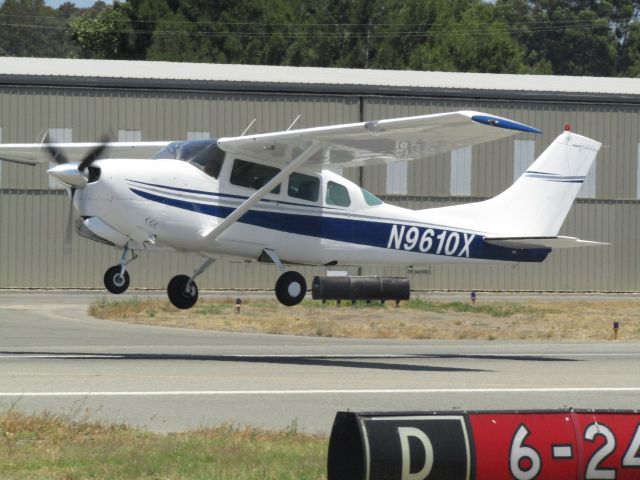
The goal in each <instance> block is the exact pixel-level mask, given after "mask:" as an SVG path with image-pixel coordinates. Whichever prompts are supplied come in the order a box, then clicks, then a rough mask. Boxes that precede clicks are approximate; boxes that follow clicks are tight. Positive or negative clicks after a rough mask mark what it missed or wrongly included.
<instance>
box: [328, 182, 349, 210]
mask: <svg viewBox="0 0 640 480" xmlns="http://www.w3.org/2000/svg"><path fill="white" fill-rule="evenodd" d="M327 204H328V205H337V206H338V207H348V206H349V205H351V199H350V198H349V190H347V187H345V186H343V185H340V184H339V183H335V182H331V181H330V182H329V183H327Z"/></svg>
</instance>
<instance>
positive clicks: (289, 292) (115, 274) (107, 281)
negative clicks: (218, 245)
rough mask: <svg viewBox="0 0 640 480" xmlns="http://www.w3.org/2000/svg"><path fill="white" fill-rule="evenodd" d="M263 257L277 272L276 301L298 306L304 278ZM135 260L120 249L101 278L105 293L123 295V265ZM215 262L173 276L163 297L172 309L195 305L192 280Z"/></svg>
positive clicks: (126, 249) (125, 281) (273, 256)
mask: <svg viewBox="0 0 640 480" xmlns="http://www.w3.org/2000/svg"><path fill="white" fill-rule="evenodd" d="M264 253H265V254H266V255H268V256H269V258H271V260H272V261H273V263H274V264H275V265H276V266H277V267H278V270H279V271H280V272H281V274H280V277H278V281H277V282H276V288H275V292H276V298H277V299H278V301H279V302H280V303H281V304H283V305H286V306H287V307H292V306H294V305H297V304H299V303H300V302H301V301H302V300H303V299H304V296H305V295H306V293H307V282H306V281H305V279H304V277H303V276H302V275H301V274H300V273H298V272H295V271H293V270H290V271H287V269H286V268H285V267H284V265H282V262H281V261H280V259H279V258H278V256H277V255H276V254H275V252H274V251H273V250H271V249H265V250H264ZM136 258H138V255H136V253H135V252H134V251H133V250H131V249H130V248H129V247H128V246H126V247H124V252H123V253H122V257H121V258H120V262H119V263H118V265H114V266H113V267H110V268H109V269H108V270H107V271H106V272H105V274H104V286H105V287H106V289H107V290H108V291H109V292H111V293H115V294H120V293H124V292H126V291H127V288H129V280H130V279H129V273H128V272H127V265H129V264H130V263H131V262H133V261H134V260H135V259H136ZM215 261H216V259H215V258H208V259H207V260H206V261H205V262H204V263H203V264H202V265H201V266H200V268H198V269H197V270H196V271H195V272H193V275H191V276H190V277H189V276H188V275H176V276H175V277H173V278H172V279H171V280H170V281H169V284H168V285H167V296H168V297H169V301H170V302H171V303H172V304H173V305H174V306H175V307H176V308H180V309H183V310H186V309H188V308H191V307H193V306H194V305H195V304H196V302H197V301H198V285H196V282H195V279H196V277H198V276H199V275H201V274H202V273H203V272H204V271H205V270H206V269H207V268H209V267H210V266H211V264H213V263H214V262H215Z"/></svg>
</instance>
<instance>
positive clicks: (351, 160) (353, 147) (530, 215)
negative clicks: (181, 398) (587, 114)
mask: <svg viewBox="0 0 640 480" xmlns="http://www.w3.org/2000/svg"><path fill="white" fill-rule="evenodd" d="M521 132H528V133H540V131H539V130H537V129H535V128H532V127H529V126H527V125H524V124H521V123H518V122H515V121H512V120H508V119H505V118H501V117H497V116H495V115H488V114H484V113H479V112H470V111H461V112H452V113H443V114H436V115H422V116H415V117H407V118H395V119H388V120H379V121H370V122H362V123H352V124H346V125H335V126H327V127H317V128H307V129H300V130H288V131H283V132H275V133H267V134H259V135H247V136H240V137H232V138H219V139H217V140H215V139H214V140H197V141H178V142H175V141H173V142H134V143H121V142H108V141H106V140H105V141H103V142H99V143H48V142H47V141H46V140H45V143H42V144H39V143H35V144H3V145H0V159H2V160H6V161H12V162H18V163H26V164H36V163H38V162H40V161H46V160H49V158H42V157H43V156H44V157H47V155H43V154H42V153H43V151H45V152H48V154H49V155H48V156H51V157H52V158H53V160H54V161H55V162H56V163H57V164H58V165H57V166H56V167H54V168H51V169H50V170H48V173H49V174H50V175H51V176H53V177H55V178H56V179H58V180H59V181H60V182H62V183H63V184H64V185H65V186H66V187H68V191H69V195H70V197H71V200H72V204H73V206H74V207H75V210H77V212H78V213H79V218H78V219H77V220H76V221H75V229H76V231H77V232H78V233H79V234H80V235H81V236H83V237H86V238H89V239H91V240H94V241H97V242H102V243H106V244H108V245H112V246H114V247H118V248H121V249H123V250H124V251H123V253H122V257H121V259H120V262H119V263H118V265H116V266H113V267H111V268H109V269H108V270H107V271H106V273H105V275H104V284H105V286H106V288H107V290H109V291H110V292H112V293H122V292H124V291H125V290H126V289H127V288H128V286H129V274H128V273H127V270H126V267H127V264H128V263H129V262H131V261H132V260H133V259H135V258H136V253H135V252H137V251H142V250H156V249H162V248H170V249H174V250H177V251H180V252H193V253H197V254H199V255H201V256H203V257H204V258H205V259H206V260H205V262H204V263H203V264H202V266H201V267H200V268H198V269H197V270H196V271H195V272H194V273H193V274H192V275H190V276H188V275H177V276H175V277H173V278H172V279H171V281H170V282H169V285H168V287H167V293H168V295H169V299H170V300H171V303H173V305H175V306H176V307H178V308H190V307H192V306H193V305H194V304H195V303H196V301H197V299H198V288H197V286H196V283H195V279H196V277H197V276H198V275H200V274H201V273H202V272H204V270H205V269H206V268H208V267H209V266H210V265H211V264H212V263H213V262H214V261H215V258H216V257H219V256H223V255H225V256H235V257H243V258H248V259H257V260H260V261H269V262H273V263H274V264H275V265H276V266H277V268H278V270H280V272H281V275H280V277H279V278H278V280H277V282H276V285H275V291H276V296H277V297H278V300H279V301H280V302H281V303H283V304H284V305H295V304H297V303H299V302H300V301H301V300H302V299H303V297H304V295H305V293H306V289H307V287H306V282H305V279H304V277H303V276H302V275H301V274H300V273H298V272H296V271H293V270H287V269H286V267H285V264H287V265H295V264H304V265H339V264H349V265H359V264H366V263H375V264H393V265H408V266H416V265H431V264H436V263H460V262H485V261H490V262H493V261H509V262H542V261H543V260H544V259H545V258H546V257H547V255H548V254H549V252H550V251H551V250H552V249H555V248H563V247H577V246H587V245H602V244H601V243H598V242H589V241H583V240H578V239H577V238H573V237H561V236H558V231H559V230H560V227H561V225H562V223H563V222H564V219H565V217H566V216H567V213H568V212H569V209H570V207H571V204H572V203H573V201H574V199H575V197H576V195H577V193H578V191H579V189H580V186H581V185H582V183H583V181H584V178H585V175H587V173H588V171H589V168H590V167H591V164H592V163H593V161H594V159H595V158H596V154H597V152H598V149H599V148H600V146H601V144H600V143H599V142H597V141H595V140H591V139H589V138H586V137H583V136H580V135H576V134H574V133H571V132H569V131H565V132H564V133H562V134H561V135H560V136H559V137H558V138H556V140H555V141H554V142H553V143H552V144H551V145H550V146H549V147H548V148H547V149H546V150H545V151H544V152H543V153H542V155H540V157H538V159H537V160H536V161H535V163H533V165H531V167H529V169H528V170H527V171H526V172H525V173H524V174H523V175H522V176H521V177H520V178H519V179H518V180H517V181H516V182H515V183H514V184H513V185H512V186H511V187H509V188H508V189H507V190H506V191H504V192H503V193H501V194H499V195H498V196H496V197H494V198H491V199H489V200H486V201H482V202H477V203H470V204H465V205H455V206H449V207H442V208H433V209H428V210H417V211H413V210H408V209H406V208H400V207H396V206H392V205H388V204H385V203H384V202H382V201H381V200H380V199H378V198H377V197H376V196H374V195H373V194H371V193H369V192H367V191H366V190H363V189H362V188H360V187H359V186H358V185H356V184H354V183H352V182H350V181H348V180H346V179H345V178H343V177H341V176H339V175H337V174H336V173H334V172H332V171H331V167H347V166H363V165H375V164H381V163H389V162H393V161H398V160H416V159H420V158H425V157H428V156H431V155H435V154H439V153H444V152H449V151H451V150H454V149H458V148H461V147H465V146H470V145H477V144H480V143H483V142H488V141H492V140H496V139H499V138H504V137H507V136H509V135H514V134H517V133H521ZM132 149H133V151H135V156H136V157H139V156H140V154H141V152H143V153H145V156H146V158H149V157H152V158H153V160H152V163H151V161H150V160H139V159H133V160H132V159H131V157H133V156H134V155H133V154H132V153H131V152H132ZM151 152H155V154H153V155H152V154H151ZM107 153H108V154H109V158H105V157H106V154H107ZM116 156H120V157H124V158H115V157H116ZM71 210H73V209H71ZM70 223H71V222H70ZM69 231H70V230H69Z"/></svg>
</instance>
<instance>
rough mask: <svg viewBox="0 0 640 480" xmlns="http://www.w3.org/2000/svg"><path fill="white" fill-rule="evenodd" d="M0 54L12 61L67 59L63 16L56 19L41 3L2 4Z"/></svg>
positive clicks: (31, 0)
mask: <svg viewBox="0 0 640 480" xmlns="http://www.w3.org/2000/svg"><path fill="white" fill-rule="evenodd" d="M65 8H67V11H68V7H65ZM0 52H1V53H2V55H8V56H15V57H65V56H67V55H68V54H70V53H71V52H72V46H71V44H70V43H69V42H68V41H67V38H66V34H65V18H64V14H63V15H58V13H57V12H56V11H55V10H53V9H52V8H49V7H47V6H46V5H45V4H44V1H43V0H5V2H4V3H3V4H2V6H1V7H0Z"/></svg>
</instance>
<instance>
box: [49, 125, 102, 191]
mask: <svg viewBox="0 0 640 480" xmlns="http://www.w3.org/2000/svg"><path fill="white" fill-rule="evenodd" d="M108 143H109V137H107V136H105V137H103V138H102V141H101V143H100V145H98V146H97V147H95V148H94V149H92V150H90V151H89V152H88V153H87V154H86V155H85V157H84V158H83V159H82V161H81V162H80V163H72V162H70V161H69V160H68V158H67V156H66V155H65V154H64V152H63V151H62V150H60V149H59V148H57V147H56V146H55V145H54V144H50V143H48V142H47V143H45V144H44V145H43V147H44V148H45V149H46V150H47V152H48V153H49V155H51V158H52V159H53V161H54V162H56V163H57V165H56V166H55V167H53V168H50V169H49V170H47V173H48V174H49V175H51V176H52V177H54V178H56V179H57V180H59V181H60V182H62V183H64V184H65V185H68V186H69V187H72V188H84V187H85V186H86V185H87V181H88V179H87V175H86V174H85V172H86V170H87V169H88V168H89V167H90V166H91V164H92V163H93V162H95V161H96V160H97V159H98V158H99V157H100V155H101V154H102V152H103V151H104V150H105V149H106V148H107V147H108Z"/></svg>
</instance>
